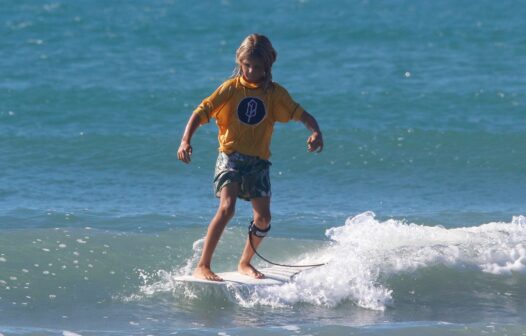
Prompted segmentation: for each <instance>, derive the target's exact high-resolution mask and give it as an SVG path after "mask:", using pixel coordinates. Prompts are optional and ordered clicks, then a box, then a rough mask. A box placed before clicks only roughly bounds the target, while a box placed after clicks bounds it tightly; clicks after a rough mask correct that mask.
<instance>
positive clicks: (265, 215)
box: [237, 197, 271, 279]
mask: <svg viewBox="0 0 526 336" xmlns="http://www.w3.org/2000/svg"><path fill="white" fill-rule="evenodd" d="M252 209H253V211H254V224H255V225H256V226H257V227H258V228H260V229H262V230H264V229H266V228H267V227H268V226H269V225H270V219H271V215H270V197H258V198H254V199H252ZM261 241H263V238H259V237H256V236H255V235H252V244H253V245H254V248H256V249H257V248H258V246H259V244H261ZM254 254H255V252H254V250H253V249H252V246H251V245H250V240H249V238H247V241H246V243H245V248H244V249H243V253H242V254H241V259H240V260H239V265H238V267H237V271H238V272H239V273H241V274H245V275H248V276H250V277H253V278H256V279H262V278H264V277H265V276H264V275H263V273H261V272H259V271H258V270H257V269H255V268H254V266H252V264H251V263H250V261H251V260H252V257H253V256H254Z"/></svg>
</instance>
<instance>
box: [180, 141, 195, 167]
mask: <svg viewBox="0 0 526 336" xmlns="http://www.w3.org/2000/svg"><path fill="white" fill-rule="evenodd" d="M191 156H192V146H190V144H189V143H188V142H184V141H183V142H181V145H180V146H179V150H178V151H177V157H178V158H179V160H181V161H183V162H184V163H190V161H192V160H191V158H190V157H191Z"/></svg>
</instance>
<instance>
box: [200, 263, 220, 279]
mask: <svg viewBox="0 0 526 336" xmlns="http://www.w3.org/2000/svg"><path fill="white" fill-rule="evenodd" d="M193 276H194V277H195V278H198V279H203V280H210V281H223V279H221V277H220V276H218V275H217V274H215V273H214V272H212V270H211V269H210V268H209V267H204V266H203V267H199V266H198V267H196V269H195V270H194V274H193Z"/></svg>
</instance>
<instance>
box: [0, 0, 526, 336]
mask: <svg viewBox="0 0 526 336" xmlns="http://www.w3.org/2000/svg"><path fill="white" fill-rule="evenodd" d="M0 4H1V8H2V10H0V33H1V35H2V38H0V74H1V78H2V80H1V81H0V233H1V234H0V335H66V336H72V335H110V334H111V335H170V334H176V333H177V334H182V335H186V334H196V335H198V334H210V335H217V334H220V335H244V334H247V333H250V334H254V335H444V334H448V335H456V334H458V335H480V334H498V335H503V334H508V335H525V334H526V313H525V311H526V277H525V274H526V233H525V232H526V218H525V215H526V208H525V204H526V174H524V162H526V145H525V144H526V135H525V134H526V132H525V131H526V109H525V105H526V94H525V91H526V90H525V88H526V70H525V69H526V58H525V57H524V55H526V41H525V40H524V38H523V36H522V35H523V34H522V33H521V32H523V31H525V30H526V23H525V21H524V19H523V18H524V17H525V16H526V11H525V9H524V6H521V5H520V4H519V3H517V2H513V1H501V2H491V1H478V2H476V3H475V2H470V1H441V2H437V3H432V2H413V1H394V2H392V1H361V2H351V3H350V2H346V1H332V2H322V1H265V2H256V1H248V2H243V3H235V2H230V1H218V2H211V1H206V2H190V1H168V0H166V1H160V0H159V1H134V2H121V1H112V2H106V1H96V0H94V1H77V2H68V1H60V0H59V1H53V2H45V1H25V2H19V1H2V2H0ZM252 32H261V33H264V34H266V35H268V36H269V37H270V38H271V40H272V42H273V44H274V46H275V48H276V49H277V51H278V61H277V63H276V64H275V66H274V69H273V71H274V79H275V80H276V81H278V82H279V83H280V84H282V85H283V86H285V87H286V88H287V89H288V90H289V92H290V93H291V95H292V96H293V97H294V99H296V100H297V101H298V102H300V103H301V104H302V106H303V107H304V108H305V109H306V110H308V111H309V112H310V113H311V114H313V115H314V116H315V117H316V118H317V120H318V122H319V123H320V125H321V127H322V130H323V132H324V137H325V142H326V147H325V150H324V152H323V153H321V154H310V153H307V151H306V146H305V140H306V138H307V136H308V132H307V131H306V130H305V129H304V128H303V126H302V125H300V124H294V123H290V124H280V125H278V126H277V128H276V130H275V135H274V138H273V143H272V148H271V149H272V153H273V155H272V157H271V161H272V163H273V165H272V171H271V178H272V184H273V185H272V188H273V201H272V202H273V203H272V212H273V230H272V233H271V235H270V237H269V238H268V239H267V240H266V241H265V243H264V244H263V246H262V248H261V252H262V254H264V255H265V256H266V257H268V258H270V259H273V260H276V261H282V262H291V263H302V262H307V261H308V262H317V261H320V260H321V261H327V262H328V265H327V266H324V267H322V268H318V269H315V270H312V271H310V272H307V273H305V274H302V275H301V276H298V277H297V278H296V279H295V280H294V281H293V282H292V283H291V284H288V285H286V286H278V287H274V288H256V289H252V290H249V289H246V288H245V289H229V290H225V291H212V290H209V289H203V288H193V287H185V286H181V285H180V284H177V283H174V282H173V281H172V278H173V276H175V275H179V274H185V273H188V272H190V270H191V269H192V266H193V265H194V264H195V262H196V256H198V255H199V252H200V247H201V243H202V241H201V238H202V237H203V235H204V233H205V230H206V227H207V224H208V221H209V220H210V218H211V216H213V214H214V212H215V208H216V206H217V200H216V199H215V198H214V197H213V194H212V183H211V182H212V181H211V179H212V174H213V166H214V163H215V158H216V155H217V152H216V151H217V149H216V148H217V140H216V134H217V133H216V127H215V126H214V125H213V124H209V125H206V126H205V127H202V128H200V129H199V130H198V132H197V133H196V135H195V137H194V140H193V147H194V156H193V160H192V163H191V164H190V165H189V166H187V165H184V164H182V163H180V162H178V161H177V157H176V151H177V148H178V145H179V140H180V137H181V135H182V131H183V128H184V126H185V123H186V121H187V119H188V116H189V114H190V113H191V111H192V110H193V109H194V108H195V106H196V105H197V104H199V102H200V101H201V100H202V99H203V98H204V97H206V96H207V95H209V94H210V93H211V92H212V91H213V90H214V89H215V88H216V87H217V86H218V85H219V84H220V83H221V82H222V81H223V80H225V79H226V78H228V77H229V75H230V74H231V72H232V70H233V67H234V53H235V50H236V48H237V47H238V45H239V43H240V42H241V40H242V39H243V38H244V37H245V36H246V35H248V34H249V33H252ZM250 216H251V209H250V206H249V204H248V203H245V202H241V201H240V202H239V203H238V211H237V213H236V217H235V218H234V219H233V221H232V222H231V223H230V225H229V227H228V228H227V231H226V232H225V234H224V236H223V238H222V240H221V242H220V245H219V247H218V250H217V252H216V254H215V257H214V269H216V270H217V271H225V270H231V269H233V268H235V267H236V265H237V260H238V258H239V254H240V252H241V248H242V244H243V242H244V239H245V235H246V225H247V224H248V222H249V220H250ZM257 263H258V265H259V266H265V263H264V262H259V261H258V262H257Z"/></svg>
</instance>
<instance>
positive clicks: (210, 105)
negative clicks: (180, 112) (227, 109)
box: [193, 81, 232, 125]
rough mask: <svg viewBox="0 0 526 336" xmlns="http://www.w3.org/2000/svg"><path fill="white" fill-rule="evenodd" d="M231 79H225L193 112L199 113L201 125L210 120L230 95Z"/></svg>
mask: <svg viewBox="0 0 526 336" xmlns="http://www.w3.org/2000/svg"><path fill="white" fill-rule="evenodd" d="M231 89H232V85H231V81H226V82H224V83H223V84H221V86H219V87H218V88H217V89H216V90H215V91H214V92H213V93H212V94H211V95H210V97H208V98H205V99H204V100H203V101H202V102H201V104H199V106H197V108H196V109H195V110H194V112H193V113H196V114H197V115H199V120H200V123H201V125H202V124H206V123H208V122H210V119H211V118H214V117H215V116H216V114H217V112H218V111H219V110H220V109H221V106H223V105H224V104H225V103H226V101H227V100H228V98H229V97H230V96H231V95H232V90H231Z"/></svg>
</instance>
